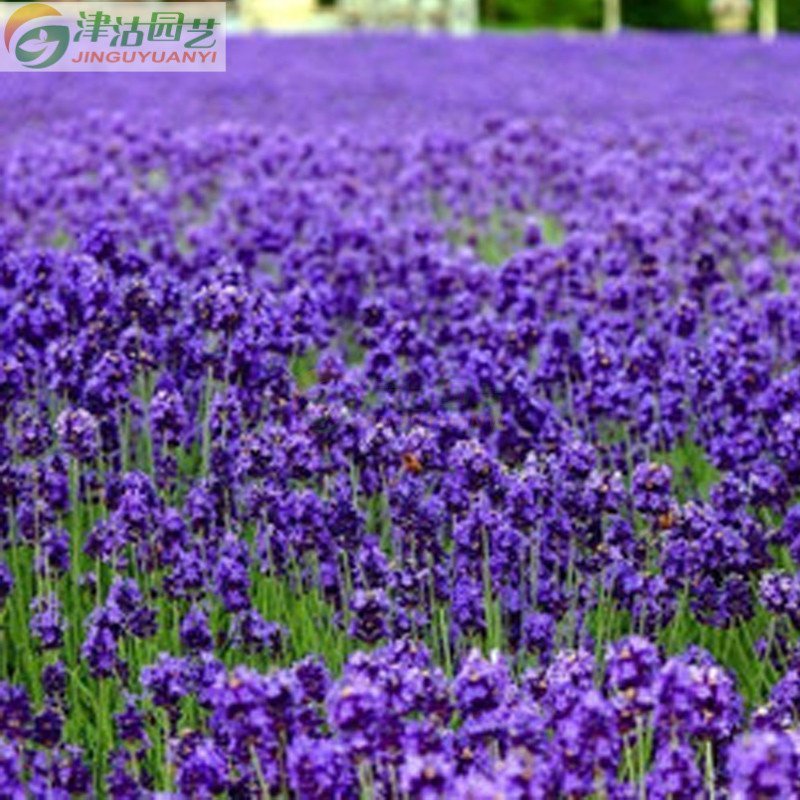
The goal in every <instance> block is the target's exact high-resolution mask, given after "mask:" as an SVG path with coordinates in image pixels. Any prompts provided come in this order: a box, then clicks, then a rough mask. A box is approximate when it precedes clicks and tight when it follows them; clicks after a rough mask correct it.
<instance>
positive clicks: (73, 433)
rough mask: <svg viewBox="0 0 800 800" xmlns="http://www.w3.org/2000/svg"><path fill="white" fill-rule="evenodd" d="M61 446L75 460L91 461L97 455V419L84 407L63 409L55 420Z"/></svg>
mask: <svg viewBox="0 0 800 800" xmlns="http://www.w3.org/2000/svg"><path fill="white" fill-rule="evenodd" d="M56 432H57V433H58V439H59V441H60V443H61V447H62V449H63V450H64V452H65V453H67V455H70V456H72V458H74V459H75V460H76V461H91V460H92V459H93V458H95V456H96V455H97V447H98V425H97V420H96V419H95V417H94V416H92V414H90V413H89V412H88V411H86V409H83V408H77V409H73V410H69V409H68V410H65V411H62V412H61V414H59V416H58V419H57V420H56Z"/></svg>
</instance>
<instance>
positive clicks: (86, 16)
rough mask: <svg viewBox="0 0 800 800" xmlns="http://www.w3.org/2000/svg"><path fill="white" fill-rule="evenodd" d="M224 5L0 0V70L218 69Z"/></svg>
mask: <svg viewBox="0 0 800 800" xmlns="http://www.w3.org/2000/svg"><path fill="white" fill-rule="evenodd" d="M225 27H226V20H225V3H224V2H216V1H215V0H208V2H183V0H172V2H169V3H164V2H138V0H126V2H118V1H116V2H115V0H108V2H106V0H81V2H69V0H66V2H57V3H56V2H52V0H51V3H19V2H0V37H1V38H2V41H1V42H0V72H28V71H31V70H50V71H54V72H97V71H102V72H109V71H114V72H224V71H225V38H226V37H225Z"/></svg>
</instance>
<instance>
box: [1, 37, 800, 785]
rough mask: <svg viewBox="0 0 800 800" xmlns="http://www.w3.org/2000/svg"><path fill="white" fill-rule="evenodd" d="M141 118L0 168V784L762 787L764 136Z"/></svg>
mask: <svg viewBox="0 0 800 800" xmlns="http://www.w3.org/2000/svg"><path fill="white" fill-rule="evenodd" d="M260 46H261V47H266V46H267V44H266V43H261V45H260ZM372 46H373V47H375V48H377V49H378V50H380V47H385V48H387V52H388V51H389V50H390V49H392V48H395V47H397V46H398V44H397V43H395V42H389V41H387V42H384V43H383V44H380V43H377V44H376V43H373V44H372ZM407 46H408V47H409V48H411V47H412V45H411V44H408V45H407ZM417 46H418V45H417V44H414V45H413V47H417ZM442 46H443V47H444V45H442ZM496 46H497V45H496V43H494V44H493V43H492V42H491V40H490V41H489V42H480V41H479V42H475V43H472V44H470V45H465V44H459V45H458V48H466V47H471V48H474V49H475V51H476V52H479V53H480V52H482V50H481V48H487V52H492V50H491V48H493V47H496ZM515 46H519V45H515ZM559 46H560V47H562V48H569V47H573V46H576V45H571V44H567V43H562V44H560V45H559ZM596 46H597V43H585V44H584V45H582V47H584V48H585V51H584V54H583V56H582V60H580V59H579V60H578V65H577V66H575V65H573V67H572V68H573V69H574V70H576V72H575V73H574V74H575V75H577V76H585V75H587V74H588V73H587V69H588V68H589V66H590V65H591V63H592V58H594V57H596V53H595V51H594V50H593V49H592V48H594V47H596ZM615 46H616V47H617V48H621V53H622V54H624V53H625V52H626V50H625V48H626V47H629V48H631V50H630V53H631V55H632V56H635V55H637V54H638V56H637V57H641V53H640V51H639V50H637V48H639V47H641V44H640V43H639V42H637V40H633V41H632V42H631V43H629V44H627V45H626V44H625V43H623V44H621V45H620V44H618V45H615ZM659 46H660V47H663V46H664V45H663V43H661V44H660V45H659ZM714 46H718V45H714ZM787 46H789V45H787ZM248 47H249V48H253V47H254V45H253V44H252V43H250V44H249V45H248ZM448 47H454V45H448ZM546 47H547V48H548V49H551V48H553V47H554V45H553V43H552V42H550V43H547V44H546ZM458 48H457V49H455V50H453V51H448V52H450V55H449V58H451V59H454V60H456V61H457V59H458V58H459V57H461V55H462V51H461V50H460V49H458ZM556 49H557V47H556ZM775 52H776V53H777V54H778V55H775V56H773V57H774V58H775V59H779V58H780V54H781V53H782V52H783V51H782V50H781V46H779V47H778V48H776V51H775ZM760 57H762V58H763V57H765V56H760ZM570 58H574V56H570ZM257 65H258V61H257V60H255V59H254V60H253V63H251V64H249V65H248V66H247V70H246V71H244V72H243V74H245V75H246V76H247V78H248V80H250V81H252V82H253V83H254V84H255V82H256V81H257V80H258V79H259V76H260V72H259V71H258V68H257ZM244 69H245V68H244V67H242V70H244ZM417 69H418V74H417V77H416V78H415V80H423V82H424V79H425V77H426V75H428V76H430V77H431V80H432V82H433V84H432V85H434V86H437V87H439V89H441V84H437V83H436V81H435V80H434V77H433V73H434V72H435V62H433V63H431V64H428V65H427V66H425V65H423V66H420V67H418V68H417ZM499 69H500V68H499V67H498V70H499ZM426 70H429V71H430V72H426ZM584 79H587V78H584ZM440 80H441V79H440ZM645 80H646V79H645ZM445 85H446V84H445ZM645 85H646V84H645ZM196 87H197V91H199V92H200V93H201V95H202V91H203V88H202V84H201V83H200V82H198V83H197V84H196ZM432 93H434V94H435V92H433V90H432ZM691 99H692V98H691V97H690V98H688V100H687V103H688V106H689V107H691ZM431 105H432V106H433V105H435V104H433V103H432V104H431ZM263 106H264V108H265V109H268V108H269V107H270V106H269V103H268V102H267V101H264V102H263ZM501 108H502V106H501ZM487 110H488V109H487ZM169 113H171V114H175V116H174V117H170V122H169V124H164V125H163V126H160V125H151V124H144V123H143V122H137V121H136V120H133V119H129V118H126V117H124V116H111V115H100V116H95V117H92V118H90V122H89V123H87V119H86V118H85V117H83V116H80V115H76V116H75V117H74V118H72V119H70V120H67V121H66V122H64V123H63V124H61V125H60V126H56V127H54V128H53V129H52V130H51V131H50V132H49V134H48V135H47V136H39V137H32V138H31V139H30V140H28V141H25V140H22V139H20V140H18V141H17V143H16V144H15V145H14V147H13V148H10V149H9V155H8V158H7V159H6V160H5V164H4V166H3V167H2V170H1V171H0V177H2V183H0V208H2V212H3V213H2V217H0V339H1V340H2V343H3V347H2V353H1V354H0V359H2V361H1V363H0V413H1V414H2V419H3V423H4V424H3V426H2V427H0V503H1V504H2V514H1V515H0V525H1V526H2V529H1V532H2V536H1V537H0V541H2V555H1V556H0V626H1V627H0V630H2V637H3V638H2V647H1V648H0V796H2V797H9V798H13V799H14V800H16V798H23V797H41V798H59V797H71V796H81V795H87V796H94V795H98V796H113V797H124V798H128V797H130V798H139V797H152V796H154V795H160V796H165V795H166V796H179V797H197V798H207V797H217V796H219V797H261V798H267V797H297V798H309V800H310V799H312V798H319V800H323V798H350V797H380V798H393V799H394V798H397V800H400V798H476V799H477V798H495V797H508V798H557V797H568V798H579V797H597V798H638V797H648V798H673V799H675V800H677V799H678V798H696V797H710V798H715V797H720V798H721V797H730V798H742V799H743V798H753V799H754V800H755V798H767V797H775V798H790V797H797V796H800V738H798V733H797V731H796V726H797V724H798V713H800V650H798V649H797V626H798V624H800V619H799V617H800V578H799V577H798V576H797V574H796V564H797V562H798V561H800V506H797V505H795V499H796V493H797V488H798V482H800V409H798V399H799V398H800V369H798V366H797V361H798V341H800V338H799V336H800V308H799V307H798V305H797V297H798V293H800V261H798V259H797V257H796V256H795V255H794V253H795V252H797V251H798V247H800V230H799V229H798V228H797V223H796V220H797V219H798V212H799V211H800V201H799V200H798V198H799V197H800V193H799V192H798V189H800V172H798V168H797V166H798V156H799V155H800V131H799V130H798V127H797V125H796V123H795V122H794V121H793V120H792V119H791V117H786V116H780V117H778V116H777V115H776V116H774V117H767V118H759V119H757V120H750V119H748V118H746V117H743V116H737V115H733V116H731V115H725V114H719V115H716V116H715V115H713V114H712V115H708V114H706V113H700V114H694V113H689V112H688V111H687V110H686V109H684V112H683V113H682V114H680V115H677V116H676V118H675V119H673V120H671V121H670V124H665V123H664V122H663V121H661V120H659V119H658V118H651V117H645V118H643V119H642V118H640V117H637V115H636V114H634V113H632V112H630V110H626V111H625V112H624V113H622V112H619V113H615V114H611V115H609V116H608V117H607V118H603V119H599V120H596V121H595V122H594V123H593V124H592V125H590V126H588V127H585V128H577V127H576V126H574V125H573V124H571V123H570V122H569V121H568V120H566V121H565V120H559V119H557V118H543V117H541V116H538V115H537V116H535V117H532V116H525V115H522V114H520V115H517V116H515V117H514V118H506V117H504V116H503V115H502V114H497V113H493V114H488V113H486V114H483V115H482V116H481V118H480V119H474V120H471V121H469V122H464V121H461V120H460V121H459V123H458V124H453V125H452V126H451V127H447V126H441V127H438V128H437V127H436V125H435V114H436V108H434V107H432V108H431V110H430V114H431V116H430V120H429V121H428V123H427V124H426V123H425V122H424V120H420V118H419V117H415V119H414V121H413V124H412V125H410V127H409V128H405V129H399V130H397V131H395V132H393V131H391V130H389V131H380V130H377V131H376V130H374V129H372V130H371V131H370V133H369V135H367V134H364V135H360V132H359V128H358V127H356V126H355V125H351V126H344V127H340V128H339V129H338V130H337V131H334V132H330V131H329V132H326V133H323V132H322V131H321V130H320V129H315V130H314V132H313V134H312V133H310V132H306V133H302V132H299V128H298V131H296V132H294V133H293V134H289V133H285V132H283V133H282V132H280V131H273V130H272V129H271V128H270V127H269V126H268V125H264V124H255V123H251V122H248V123H245V122H236V123H233V122H223V123H218V122H216V121H215V120H214V119H213V118H212V117H213V115H210V118H209V119H206V120H203V121H202V122H201V123H199V124H196V125H194V126H193V127H190V128H183V129H181V128H180V127H179V126H178V125H176V123H175V121H176V120H177V118H178V116H177V112H176V111H173V112H169ZM416 113H417V114H419V112H416ZM422 116H424V115H422ZM365 124H366V123H365Z"/></svg>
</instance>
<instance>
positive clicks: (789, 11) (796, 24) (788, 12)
mask: <svg viewBox="0 0 800 800" xmlns="http://www.w3.org/2000/svg"><path fill="white" fill-rule="evenodd" d="M778 27H779V28H780V29H781V30H783V31H800V3H796V2H789V0H785V2H783V3H779V4H778Z"/></svg>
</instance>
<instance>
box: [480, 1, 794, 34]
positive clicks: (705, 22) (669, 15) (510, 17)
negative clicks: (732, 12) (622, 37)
mask: <svg viewBox="0 0 800 800" xmlns="http://www.w3.org/2000/svg"><path fill="white" fill-rule="evenodd" d="M604 2H605V0H483V2H482V12H483V17H482V18H483V20H484V21H485V22H487V23H488V24H499V25H502V26H513V27H520V28H524V27H547V28H564V27H566V28H594V29H597V28H600V27H602V26H603V11H604ZM620 5H621V11H622V23H623V25H625V26H629V27H635V28H665V29H681V28H693V29H695V30H703V31H707V30H711V15H710V13H709V8H708V0H620ZM783 5H787V4H786V3H784V4H783ZM798 16H799V17H800V15H798ZM798 24H800V19H798Z"/></svg>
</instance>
